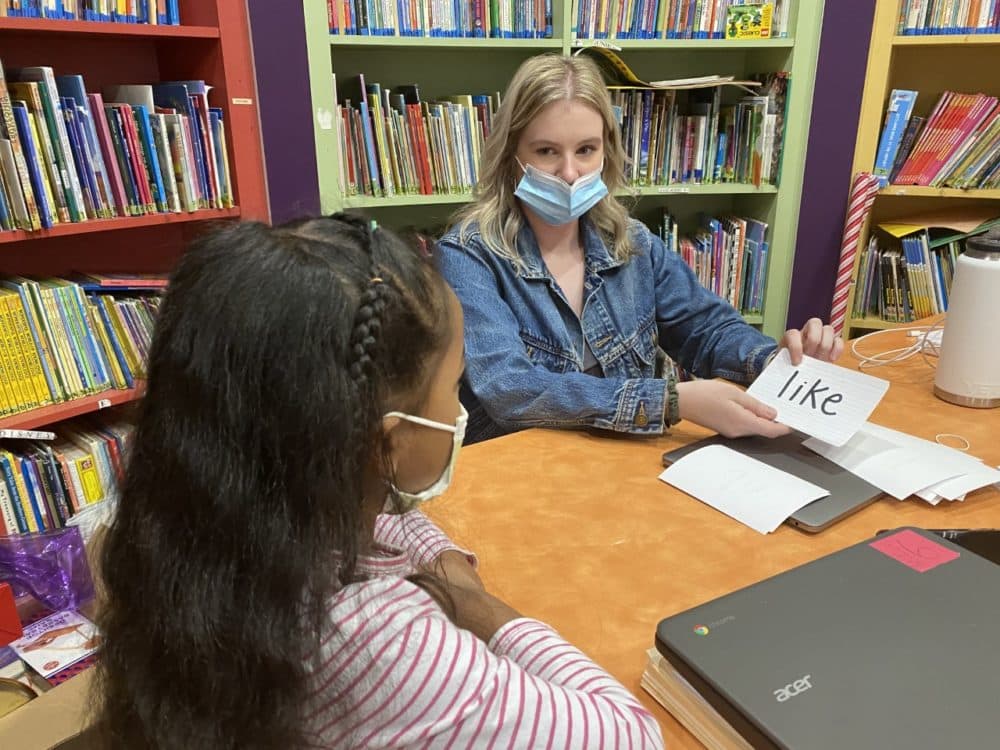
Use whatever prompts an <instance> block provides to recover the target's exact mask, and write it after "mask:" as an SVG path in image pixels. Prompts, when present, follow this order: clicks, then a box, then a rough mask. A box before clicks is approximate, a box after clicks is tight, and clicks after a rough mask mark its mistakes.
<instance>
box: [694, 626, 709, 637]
mask: <svg viewBox="0 0 1000 750" xmlns="http://www.w3.org/2000/svg"><path fill="white" fill-rule="evenodd" d="M694 633H695V635H708V626H707V625H695V628H694Z"/></svg>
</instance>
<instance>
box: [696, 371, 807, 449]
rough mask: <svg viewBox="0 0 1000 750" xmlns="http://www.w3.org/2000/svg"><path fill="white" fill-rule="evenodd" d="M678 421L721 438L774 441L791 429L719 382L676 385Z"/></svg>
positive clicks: (768, 409)
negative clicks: (748, 437)
mask: <svg viewBox="0 0 1000 750" xmlns="http://www.w3.org/2000/svg"><path fill="white" fill-rule="evenodd" d="M677 406H678V409H679V412H680V417H681V419H687V420H690V421H691V422H694V423H695V424H700V425H701V426H702V427H707V428H709V429H710V430H715V431H716V432H718V433H719V434H720V435H722V436H723V437H729V438H733V437H744V436H746V435H763V436H764V437H769V438H776V437H781V436H782V435H787V434H788V433H789V432H791V429H790V428H789V427H788V426H786V425H783V424H779V423H777V422H775V421H774V418H775V417H776V416H778V412H777V411H775V410H774V408H772V407H770V406H768V405H767V404H764V403H761V402H760V401H758V400H757V399H755V398H754V397H753V396H750V395H748V394H746V393H745V392H744V391H743V390H742V389H740V388H737V387H736V386H735V385H733V384H732V383H727V382H725V381H723V380H692V381H685V382H683V383H678V384H677Z"/></svg>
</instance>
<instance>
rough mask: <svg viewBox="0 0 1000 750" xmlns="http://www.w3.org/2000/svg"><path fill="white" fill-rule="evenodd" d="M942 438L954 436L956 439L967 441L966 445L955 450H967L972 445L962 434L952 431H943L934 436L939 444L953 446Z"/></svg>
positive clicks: (947, 446)
mask: <svg viewBox="0 0 1000 750" xmlns="http://www.w3.org/2000/svg"><path fill="white" fill-rule="evenodd" d="M941 438H954V439H955V440H961V441H962V442H963V443H965V446H964V447H958V448H955V449H954V450H959V451H967V450H969V448H971V447H972V443H970V442H969V441H968V440H966V439H965V438H964V437H962V436H961V435H955V434H954V433H951V432H942V433H940V434H938V435H935V436H934V442H935V443H937V444H938V445H943V446H945V447H946V448H951V447H952V446H950V445H948V444H947V443H946V442H945V441H944V440H942V439H941Z"/></svg>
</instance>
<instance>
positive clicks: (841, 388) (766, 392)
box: [747, 349, 889, 446]
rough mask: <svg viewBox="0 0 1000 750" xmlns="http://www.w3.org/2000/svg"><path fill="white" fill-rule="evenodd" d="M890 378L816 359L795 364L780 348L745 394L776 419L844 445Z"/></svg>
mask: <svg viewBox="0 0 1000 750" xmlns="http://www.w3.org/2000/svg"><path fill="white" fill-rule="evenodd" d="M888 388H889V381H887V380H882V379H881V378H874V377H872V376H871V375H865V374H864V373H861V372H855V371H853V370H848V369H847V368H846V367H839V366H837V365H832V364H830V363H829V362H823V361H821V360H818V359H813V358H812V357H803V358H802V363H801V364H799V365H798V366H797V367H795V366H793V365H792V359H791V357H790V356H789V354H788V350H787V349H782V350H781V351H780V352H778V356H776V357H775V358H774V360H773V361H772V362H771V364H770V365H768V366H767V368H766V369H765V370H764V372H762V373H761V374H760V376H759V377H758V378H757V380H755V381H754V383H753V385H751V386H750V387H749V388H748V389H747V393H749V394H750V395H751V396H753V397H754V398H756V399H757V400H759V401H763V402H764V403H765V404H768V405H769V406H773V407H774V408H775V409H777V410H778V417H777V421H778V422H781V423H782V424H786V425H788V426H789V427H792V428H793V429H796V430H799V431H800V432H804V433H806V434H807V435H812V436H813V437H815V438H819V439H820V440H822V441H823V442H824V443H827V444H829V445H833V446H841V445H843V444H844V443H846V442H847V441H848V440H850V439H851V437H853V435H854V433H856V432H857V431H858V429H859V428H860V427H861V425H863V424H864V423H865V420H867V419H868V417H869V415H871V413H872V411H873V410H874V409H875V407H876V406H877V405H878V402H879V401H881V400H882V397H883V396H884V395H885V392H886V391H887V390H888Z"/></svg>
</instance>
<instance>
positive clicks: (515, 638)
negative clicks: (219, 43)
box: [95, 215, 662, 750]
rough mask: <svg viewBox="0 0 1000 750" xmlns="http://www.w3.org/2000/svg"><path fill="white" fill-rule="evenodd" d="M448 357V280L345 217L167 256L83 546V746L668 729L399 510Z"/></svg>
mask: <svg viewBox="0 0 1000 750" xmlns="http://www.w3.org/2000/svg"><path fill="white" fill-rule="evenodd" d="M462 372H463V336H462V310H461V306H460V305H459V303H458V301H457V299H456V297H455V295H454V294H453V293H452V292H451V290H450V288H449V287H448V286H447V285H446V284H445V283H444V281H443V280H442V279H441V277H440V276H439V275H438V273H437V271H436V270H435V268H434V267H433V265H432V264H431V262H430V260H429V259H428V258H427V257H426V256H424V255H421V254H420V253H419V252H417V251H416V250H415V249H413V248H411V247H409V246H408V245H407V244H405V243H403V242H402V241H401V240H399V239H397V238H396V237H395V236H393V235H392V234H391V233H389V232H387V231H385V230H383V229H378V228H375V227H373V226H371V225H370V224H369V223H368V222H366V221H364V220H362V219H360V218H356V217H353V216H348V215H335V216H332V217H328V218H319V219H310V220H302V221H297V222H294V223H292V224H288V225H285V226H280V227H273V228H272V227H267V226H265V225H262V224H255V223H244V224H239V225H235V226H232V227H230V228H227V229H223V230H221V231H218V232H216V233H215V234H212V235H209V236H207V237H205V238H203V239H201V240H200V241H199V242H198V243H197V244H196V245H195V246H194V247H193V248H192V249H191V250H190V252H188V253H187V254H186V255H185V256H184V257H183V258H182V260H181V261H180V264H179V266H178V268H177V270H176V271H175V273H174V275H173V277H172V279H171V282H170V287H169V289H168V291H167V294H166V298H165V300H164V302H163V305H162V308H161V311H160V317H159V320H158V324H157V329H156V333H155V336H154V341H153V346H152V351H151V354H150V362H149V379H148V385H147V392H146V396H145V398H144V399H143V402H142V404H141V408H140V416H139V420H138V425H137V429H136V433H135V437H134V442H133V444H132V447H131V453H130V460H129V466H128V470H127V473H126V479H125V482H124V486H123V491H122V497H121V501H120V505H119V509H118V512H117V515H116V516H115V518H114V521H113V524H112V526H111V528H110V529H109V531H108V534H107V536H106V537H105V540H104V545H103V547H102V551H101V575H102V580H103V583H104V588H105V595H104V601H103V603H102V605H103V606H102V609H101V614H100V617H99V624H100V626H101V628H102V631H103V634H104V639H105V640H104V645H103V647H102V650H101V655H100V659H99V666H98V680H97V682H96V687H95V703H96V705H98V706H99V710H98V714H97V722H96V729H97V731H98V732H99V733H100V735H101V739H102V740H103V743H102V746H106V747H111V748H136V747H144V748H162V749H168V748H169V749H173V748H178V749H179V748H185V749H187V748H197V749H199V750H200V749H201V748H213V750H215V749H225V748H234V749H235V748H240V750H246V749H250V750H253V749H255V748H303V747H331V748H333V747H336V748H342V747H366V748H368V747H371V748H377V747H393V748H400V747H416V746H419V747H446V746H447V747H487V746H492V745H494V744H496V746H497V747H574V748H577V747H580V748H584V747H594V748H601V747H608V746H611V745H614V746H616V747H623V748H624V747H635V748H658V747H661V746H662V739H661V737H660V732H659V728H658V727H657V725H656V723H655V722H654V721H653V719H652V717H651V716H650V715H649V714H648V713H647V712H646V711H645V710H644V709H643V708H642V706H641V705H640V704H639V703H638V702H637V701H636V700H635V699H634V698H633V697H632V696H631V695H629V693H628V692H627V691H626V690H625V689H624V688H623V687H622V686H621V685H619V684H618V683H617V682H616V681H615V680H614V679H612V678H611V677H610V676H608V675H607V674H606V673H605V672H604V671H603V670H602V669H601V668H600V667H598V666H597V665H596V664H594V663H593V662H591V661H590V660H589V659H587V657H585V656H584V655H583V654H582V653H580V651H578V650H577V649H575V648H574V647H573V646H571V645H570V644H568V643H566V642H565V641H564V640H563V639H562V638H560V637H559V635H557V634H556V633H555V632H554V631H553V630H552V629H550V628H549V627H547V626H546V625H544V624H542V623H540V622H538V621H535V620H532V619H529V618H526V617H522V616H521V615H520V614H518V613H517V612H516V611H514V610H513V609H512V608H511V607H510V606H509V605H507V604H506V603H505V602H503V601H501V600H500V599H498V598H496V597H494V596H492V595H491V594H489V593H488V592H487V591H486V590H485V589H484V587H483V584H482V582H481V581H480V579H479V576H478V574H477V573H476V561H475V557H474V556H473V555H472V554H471V553H470V552H468V551H466V550H463V549H461V548H459V547H457V546H456V545H455V544H454V543H453V542H451V541H450V540H449V539H448V538H447V537H446V536H445V535H444V534H443V533H442V532H441V531H440V530H439V529H438V528H437V527H436V526H434V525H433V524H432V523H431V521H430V520H428V519H427V518H426V517H425V516H424V515H423V514H422V513H421V512H420V510H418V508H417V506H418V505H419V504H420V503H421V502H423V501H425V500H428V499H430V498H432V497H434V496H436V495H438V494H440V493H442V492H443V491H444V490H445V488H446V487H447V486H448V483H449V481H450V479H451V473H452V470H453V468H454V465H455V459H456V456H457V454H458V451H459V448H460V446H461V442H462V437H463V434H464V430H465V420H466V414H465V411H464V409H463V408H462V407H461V405H460V403H459V399H458V387H459V381H460V380H461V377H462Z"/></svg>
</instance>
